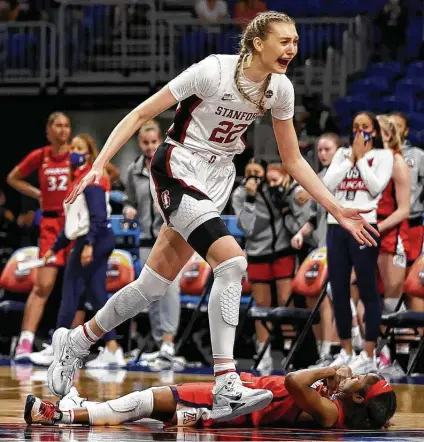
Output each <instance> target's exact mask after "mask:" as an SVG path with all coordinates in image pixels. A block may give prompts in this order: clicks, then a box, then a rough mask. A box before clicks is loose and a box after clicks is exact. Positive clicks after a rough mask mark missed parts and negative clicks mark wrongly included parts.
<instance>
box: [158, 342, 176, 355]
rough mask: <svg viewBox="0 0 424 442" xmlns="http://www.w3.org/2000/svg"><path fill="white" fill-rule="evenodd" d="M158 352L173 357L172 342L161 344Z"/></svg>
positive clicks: (173, 348)
mask: <svg viewBox="0 0 424 442" xmlns="http://www.w3.org/2000/svg"><path fill="white" fill-rule="evenodd" d="M160 351H161V352H163V353H166V354H168V355H171V356H175V347H174V343H173V342H165V341H163V342H162V345H161V346H160Z"/></svg>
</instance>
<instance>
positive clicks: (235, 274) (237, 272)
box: [213, 256, 247, 285]
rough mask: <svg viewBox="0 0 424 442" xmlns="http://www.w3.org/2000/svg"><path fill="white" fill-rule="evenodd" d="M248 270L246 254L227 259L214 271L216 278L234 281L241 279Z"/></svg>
mask: <svg viewBox="0 0 424 442" xmlns="http://www.w3.org/2000/svg"><path fill="white" fill-rule="evenodd" d="M246 270H247V259H246V258H245V257H244V256H235V257H234V258H230V259H227V260H226V261H223V262H222V263H221V264H219V265H218V266H216V267H215V269H214V271H213V273H214V276H215V278H219V277H221V278H228V279H229V280H233V281H240V285H241V280H242V278H243V276H244V275H245V273H246Z"/></svg>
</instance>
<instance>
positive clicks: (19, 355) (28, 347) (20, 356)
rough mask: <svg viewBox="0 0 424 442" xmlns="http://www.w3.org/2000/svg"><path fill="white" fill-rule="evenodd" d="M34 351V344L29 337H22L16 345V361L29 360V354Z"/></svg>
mask: <svg viewBox="0 0 424 442" xmlns="http://www.w3.org/2000/svg"><path fill="white" fill-rule="evenodd" d="M31 353H32V344H31V342H30V341H29V340H28V339H22V341H21V342H19V344H18V345H17V346H16V351H15V357H14V359H15V361H21V362H23V361H24V360H29V355H30V354H31Z"/></svg>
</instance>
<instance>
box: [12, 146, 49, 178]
mask: <svg viewBox="0 0 424 442" xmlns="http://www.w3.org/2000/svg"><path fill="white" fill-rule="evenodd" d="M42 158H43V149H36V150H34V151H33V152H31V153H29V154H28V155H27V156H26V157H25V158H24V159H23V160H22V161H21V162H20V163H19V164H18V166H17V167H18V169H19V172H21V175H22V176H23V177H26V176H28V175H29V174H31V173H32V172H34V170H37V169H38V168H39V167H40V166H41V160H42Z"/></svg>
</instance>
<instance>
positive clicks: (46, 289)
mask: <svg viewBox="0 0 424 442" xmlns="http://www.w3.org/2000/svg"><path fill="white" fill-rule="evenodd" d="M61 228H62V222H61V220H60V219H57V218H42V219H41V224H40V237H39V241H38V246H39V256H40V257H41V258H42V257H43V256H44V254H45V253H46V252H47V250H49V249H50V248H51V247H52V246H53V243H54V241H55V240H56V236H57V234H59V232H60V231H61ZM59 265H65V262H64V252H63V251H61V252H59V253H58V254H57V256H56V262H55V264H54V265H48V266H45V267H40V268H38V269H37V273H36V278H35V283H34V287H33V288H32V290H31V293H30V294H29V296H28V299H27V301H26V304H25V310H24V317H23V321H22V329H21V330H22V331H21V335H20V337H19V341H18V345H17V347H16V353H15V360H20V359H21V360H22V359H25V358H27V357H28V355H29V354H30V353H31V352H32V346H33V342H34V337H35V333H36V331H37V328H38V324H39V323H40V321H41V318H42V316H43V313H44V308H45V306H46V302H47V299H48V298H49V296H50V293H51V292H52V290H53V287H54V284H55V282H56V278H57V274H58V268H57V266H59Z"/></svg>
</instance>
